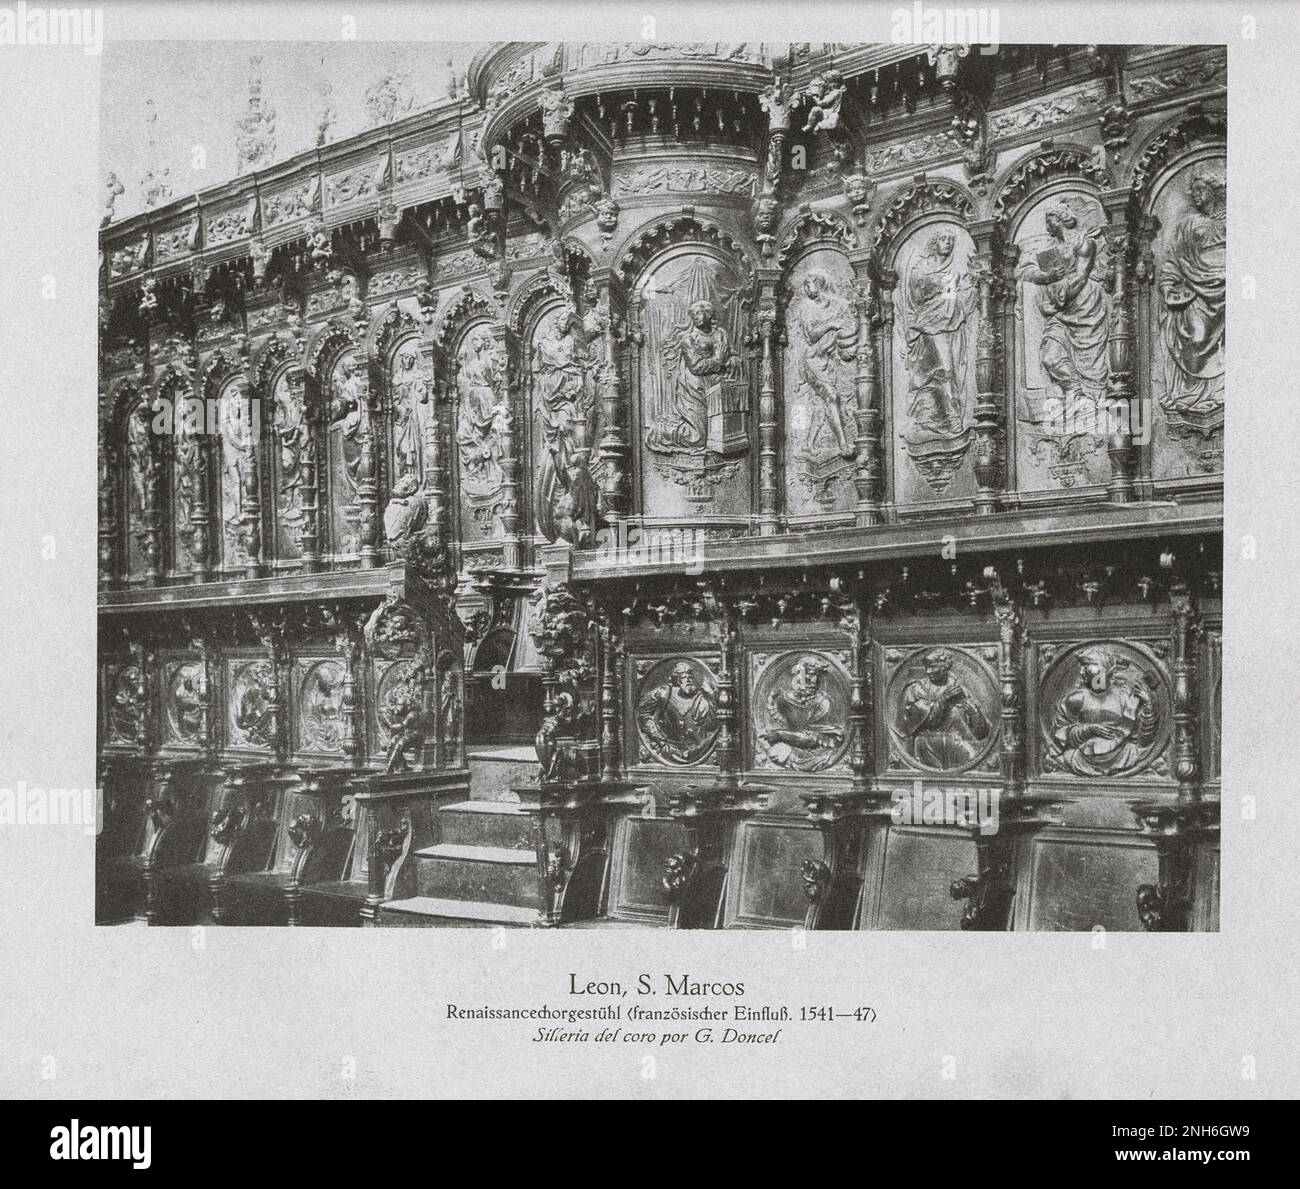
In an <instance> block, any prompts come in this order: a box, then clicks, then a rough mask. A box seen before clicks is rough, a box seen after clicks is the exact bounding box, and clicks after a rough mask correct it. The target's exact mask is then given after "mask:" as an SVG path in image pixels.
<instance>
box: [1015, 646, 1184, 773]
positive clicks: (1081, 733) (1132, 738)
mask: <svg viewBox="0 0 1300 1189" xmlns="http://www.w3.org/2000/svg"><path fill="white" fill-rule="evenodd" d="M1167 654H1168V642H1167V641H1164V640H1156V641H1152V642H1149V643H1139V642H1135V641H1123V640H1090V641H1081V642H1077V643H1060V644H1057V643H1039V645H1038V648H1037V654H1036V655H1037V662H1038V673H1039V678H1038V694H1037V707H1038V754H1039V771H1041V772H1043V773H1045V774H1049V775H1051V774H1055V775H1062V776H1073V777H1082V778H1084V779H1086V780H1127V779H1130V778H1134V777H1145V778H1167V777H1168V776H1169V754H1168V753H1169V740H1170V733H1171V730H1172V726H1173V711H1172V707H1171V704H1170V689H1169V677H1168V672H1167V666H1166V663H1165V658H1166V657H1167Z"/></svg>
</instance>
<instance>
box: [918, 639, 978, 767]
mask: <svg viewBox="0 0 1300 1189" xmlns="http://www.w3.org/2000/svg"><path fill="white" fill-rule="evenodd" d="M919 667H920V668H921V669H922V674H921V675H920V676H917V677H916V678H914V679H913V680H911V681H909V682H908V683H907V685H906V686H905V687H904V688H903V692H902V699H901V704H900V706H899V708H898V712H897V718H896V728H895V735H896V737H897V738H898V740H899V742H900V743H901V744H902V746H903V749H904V750H905V751H906V753H907V755H908V756H909V757H910V758H911V759H912V760H913V761H914V762H916V763H917V764H920V765H921V766H922V767H925V768H933V769H936V770H938V771H944V772H951V771H956V770H957V769H960V768H966V767H969V766H970V765H971V764H972V763H974V762H975V760H977V759H978V758H979V756H980V755H981V754H982V753H983V751H984V750H985V745H986V743H987V741H988V740H989V737H990V735H991V734H992V731H993V724H992V722H991V721H990V720H991V717H992V709H991V698H990V695H991V692H992V691H991V688H985V689H980V688H977V687H976V686H975V684H974V682H973V681H972V680H970V679H969V675H967V674H964V675H963V678H964V679H959V678H957V677H955V676H954V675H953V668H954V658H953V654H952V653H951V652H949V651H948V650H947V649H946V648H935V649H931V650H930V651H929V652H926V653H925V654H924V655H923V656H922V657H921V658H920V660H919Z"/></svg>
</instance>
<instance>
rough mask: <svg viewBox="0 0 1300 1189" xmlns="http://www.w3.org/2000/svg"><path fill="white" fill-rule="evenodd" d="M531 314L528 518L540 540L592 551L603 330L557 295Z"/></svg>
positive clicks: (590, 316)
mask: <svg viewBox="0 0 1300 1189" xmlns="http://www.w3.org/2000/svg"><path fill="white" fill-rule="evenodd" d="M529 313H530V316H529V318H528V319H527V321H526V323H525V327H524V341H525V343H526V357H527V360H528V369H527V381H526V382H527V391H526V397H527V402H526V407H527V409H528V414H529V424H528V427H527V430H526V433H525V441H526V443H527V445H526V450H527V456H528V458H529V462H530V466H529V476H530V482H529V486H528V490H529V495H530V498H529V508H528V513H527V514H528V517H529V521H530V523H531V525H532V528H533V531H534V532H535V533H536V534H537V536H538V537H539V538H540V539H541V540H543V541H546V542H554V541H567V542H568V543H569V544H571V545H573V546H574V547H575V548H579V549H588V548H591V547H592V546H593V544H594V543H595V534H596V529H597V527H598V515H599V512H598V509H599V492H600V462H599V458H598V455H597V446H598V444H599V440H600V431H601V426H600V415H601V408H600V392H599V374H600V369H601V367H602V366H603V359H604V350H603V339H602V331H601V325H600V323H599V321H598V320H597V318H596V316H595V314H594V313H593V312H592V311H587V312H586V314H583V313H580V312H579V311H578V309H577V307H576V306H575V305H574V304H573V302H572V301H571V300H567V299H566V298H564V297H561V296H560V295H558V294H557V293H554V292H551V293H548V294H546V295H544V296H542V297H541V298H540V299H539V300H538V301H537V302H536V303H535V304H534V306H533V308H532V309H531V310H530V312H529Z"/></svg>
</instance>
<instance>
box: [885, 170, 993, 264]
mask: <svg viewBox="0 0 1300 1189" xmlns="http://www.w3.org/2000/svg"><path fill="white" fill-rule="evenodd" d="M934 212H938V213H947V214H951V215H954V216H955V217H956V218H957V219H958V220H959V221H960V222H968V221H969V220H971V219H973V218H974V217H975V200H974V199H973V198H972V197H971V196H970V195H969V194H968V193H967V192H966V191H965V190H964V189H963V188H962V187H961V186H958V185H957V184H955V183H954V182H948V181H944V180H942V179H938V178H935V179H930V178H927V177H926V175H925V174H923V173H921V174H917V175H916V180H915V181H914V182H913V183H912V184H911V185H910V186H908V187H907V188H906V189H905V190H903V191H902V192H901V193H900V194H898V195H897V196H896V197H895V198H894V199H893V200H892V201H891V202H890V203H889V205H888V206H886V207H885V209H884V210H883V211H881V213H880V215H879V217H878V218H877V220H876V229H875V232H874V233H873V235H872V237H871V242H872V245H873V246H874V247H875V249H876V251H877V252H879V253H880V254H881V255H882V257H884V256H886V255H888V254H889V252H890V251H891V250H892V247H893V245H894V243H895V241H896V240H897V238H898V235H899V232H901V231H902V229H903V228H904V227H905V226H906V225H907V224H908V223H910V222H911V221H912V220H913V219H916V218H917V217H919V216H921V215H926V214H931V213H934Z"/></svg>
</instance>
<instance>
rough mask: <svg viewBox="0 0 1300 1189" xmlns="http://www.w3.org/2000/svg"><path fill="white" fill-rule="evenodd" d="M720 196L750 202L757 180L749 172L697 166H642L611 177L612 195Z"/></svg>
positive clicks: (682, 164) (696, 163)
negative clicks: (612, 178) (612, 183)
mask: <svg viewBox="0 0 1300 1189" xmlns="http://www.w3.org/2000/svg"><path fill="white" fill-rule="evenodd" d="M657 193H672V194H722V195H733V196H735V197H738V198H752V197H753V196H754V195H755V193H757V178H756V176H755V174H754V172H753V171H752V170H748V169H737V168H731V167H728V166H721V165H705V164H701V163H698V162H685V163H672V164H663V165H658V164H656V165H643V166H640V167H639V168H636V169H629V170H626V171H624V172H620V173H616V174H615V175H614V194H615V195H616V196H618V197H620V198H622V197H624V196H630V195H638V194H657Z"/></svg>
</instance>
